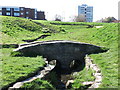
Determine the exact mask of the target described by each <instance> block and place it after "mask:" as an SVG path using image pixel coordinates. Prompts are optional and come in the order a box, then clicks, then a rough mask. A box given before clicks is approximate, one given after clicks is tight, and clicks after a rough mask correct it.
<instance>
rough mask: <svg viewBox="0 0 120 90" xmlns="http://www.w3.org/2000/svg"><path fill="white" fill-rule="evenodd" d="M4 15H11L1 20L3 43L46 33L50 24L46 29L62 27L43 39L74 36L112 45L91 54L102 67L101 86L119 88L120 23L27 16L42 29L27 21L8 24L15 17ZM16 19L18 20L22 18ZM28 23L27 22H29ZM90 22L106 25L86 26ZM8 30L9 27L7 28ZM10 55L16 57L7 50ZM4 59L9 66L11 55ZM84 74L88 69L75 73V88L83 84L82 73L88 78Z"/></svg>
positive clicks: (97, 43) (67, 38)
mask: <svg viewBox="0 0 120 90" xmlns="http://www.w3.org/2000/svg"><path fill="white" fill-rule="evenodd" d="M2 18H3V19H2V20H4V19H5V20H7V19H6V18H9V19H8V21H6V22H3V21H2V22H3V27H2V32H1V33H2V35H3V37H2V40H3V41H2V42H3V43H23V42H22V41H21V40H22V39H28V38H30V39H31V38H35V37H37V36H39V35H40V34H43V31H44V28H47V30H50V31H51V30H53V31H54V30H56V31H59V33H54V32H53V33H51V36H49V37H46V38H45V39H42V40H40V41H44V40H45V41H46V40H72V41H78V42H85V43H90V44H94V45H98V46H104V47H107V48H109V51H108V52H106V53H100V54H94V55H90V56H91V57H92V58H93V59H94V63H96V64H97V65H98V66H99V67H100V69H101V70H102V75H103V81H102V84H101V86H100V88H117V87H118V43H117V41H118V25H117V24H116V23H85V22H84V23H79V22H55V21H41V20H35V22H37V23H34V22H33V21H31V20H27V21H28V22H27V21H26V22H27V23H26V24H30V23H34V25H36V26H35V27H34V28H37V27H39V29H32V30H31V29H28V28H26V27H24V25H23V26H21V25H19V24H17V25H16V27H15V26H14V25H13V26H14V27H12V28H9V27H8V26H9V24H8V23H10V22H11V20H12V19H13V17H2ZM17 19H18V18H14V20H17ZM19 19H21V18H19ZM22 20H23V19H22ZM24 20H26V19H24ZM16 22H17V23H19V20H18V21H16ZM21 22H22V21H21ZM39 23H40V24H39ZM55 23H56V24H55ZM21 24H22V23H21ZM26 24H25V26H27V25H26ZM75 24H76V25H75ZM88 24H89V25H94V26H101V25H102V26H103V27H102V28H95V27H93V28H86V27H87V26H86V25H88ZM7 25H8V26H7ZM32 26H33V25H32ZM28 27H29V25H28ZM20 28H22V29H20ZM19 29H20V30H19ZM61 29H64V30H65V32H60V30H61ZM6 30H8V31H7V32H6ZM34 30H35V31H34ZM42 30H43V31H42ZM45 30H46V29H45ZM2 42H0V43H2ZM3 50H4V49H3ZM9 50H11V49H8V51H6V50H5V52H6V53H8V52H10V51H9ZM5 57H6V56H3V58H5ZM8 58H11V61H12V60H14V59H13V57H11V56H9V54H8ZM17 58H18V57H17ZM19 58H21V59H22V60H23V57H19ZM29 59H31V58H29ZM5 60H6V62H7V61H8V62H7V63H6V65H8V67H9V59H5ZM36 65H37V64H36ZM90 72H92V71H90ZM90 72H89V73H88V74H89V75H88V76H89V77H90V76H91V77H92V75H91V74H90ZM12 74H13V73H12ZM85 74H86V71H83V72H79V74H78V76H76V80H75V81H76V82H74V85H73V88H74V87H77V88H80V86H81V83H78V82H77V81H81V80H80V79H81V77H82V81H85V80H86V79H85V77H86V76H84V75H85ZM8 75H10V74H8ZM79 77H80V78H79ZM77 79H79V80H77ZM88 80H89V78H88ZM6 82H8V81H6Z"/></svg>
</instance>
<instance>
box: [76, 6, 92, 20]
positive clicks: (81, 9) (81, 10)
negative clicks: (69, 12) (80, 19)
mask: <svg viewBox="0 0 120 90" xmlns="http://www.w3.org/2000/svg"><path fill="white" fill-rule="evenodd" d="M78 15H84V16H85V21H86V22H93V6H88V5H86V4H82V5H81V6H78Z"/></svg>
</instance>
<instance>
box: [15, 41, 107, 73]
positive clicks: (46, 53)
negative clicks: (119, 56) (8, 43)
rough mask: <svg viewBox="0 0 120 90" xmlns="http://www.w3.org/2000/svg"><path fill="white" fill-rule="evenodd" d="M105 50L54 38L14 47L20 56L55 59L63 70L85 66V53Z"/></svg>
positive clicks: (104, 50)
mask: <svg viewBox="0 0 120 90" xmlns="http://www.w3.org/2000/svg"><path fill="white" fill-rule="evenodd" d="M107 50H108V49H107V48H105V47H100V46H96V45H92V44H87V43H80V42H74V41H65V40H56V41H40V42H34V43H30V44H26V45H25V44H24V45H21V46H20V47H19V48H17V49H15V50H14V52H19V53H21V56H27V57H36V56H38V55H40V56H43V58H47V59H48V60H49V61H52V60H56V62H57V63H58V62H59V64H57V63H56V65H57V67H59V68H60V69H61V70H63V71H65V70H66V71H70V70H71V68H72V69H74V68H76V70H82V69H83V68H84V67H85V60H84V58H85V56H86V55H87V54H96V53H103V52H106V51H107ZM19 55H20V54H19ZM71 62H72V63H71ZM72 64H73V65H72ZM77 66H79V67H80V68H79V67H77Z"/></svg>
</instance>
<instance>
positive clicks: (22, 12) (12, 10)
mask: <svg viewBox="0 0 120 90" xmlns="http://www.w3.org/2000/svg"><path fill="white" fill-rule="evenodd" d="M0 15H3V16H14V17H23V18H27V19H33V20H45V14H44V11H37V9H34V8H25V7H0Z"/></svg>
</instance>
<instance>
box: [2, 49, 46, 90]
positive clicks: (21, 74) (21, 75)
mask: <svg viewBox="0 0 120 90" xmlns="http://www.w3.org/2000/svg"><path fill="white" fill-rule="evenodd" d="M12 50H13V48H9V49H6V48H3V49H2V60H1V62H2V70H1V73H2V76H1V77H0V79H1V80H0V81H1V87H4V88H6V87H8V86H9V85H11V84H13V83H15V82H17V81H22V80H24V79H25V78H28V77H30V76H32V75H34V74H35V73H36V72H37V71H38V70H40V68H41V67H43V65H44V64H45V63H44V60H43V59H42V57H40V56H39V57H36V58H35V57H34V58H31V57H12V56H11V52H12Z"/></svg>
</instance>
